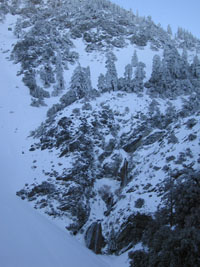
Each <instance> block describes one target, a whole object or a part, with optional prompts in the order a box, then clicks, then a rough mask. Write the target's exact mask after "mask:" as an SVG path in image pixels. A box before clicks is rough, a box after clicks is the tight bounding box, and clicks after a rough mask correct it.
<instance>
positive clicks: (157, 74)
mask: <svg viewBox="0 0 200 267" xmlns="http://www.w3.org/2000/svg"><path fill="white" fill-rule="evenodd" d="M161 77H162V63H161V59H160V56H159V55H154V57H153V65H152V73H151V78H150V80H149V82H150V83H158V82H159V81H160V79H161Z"/></svg>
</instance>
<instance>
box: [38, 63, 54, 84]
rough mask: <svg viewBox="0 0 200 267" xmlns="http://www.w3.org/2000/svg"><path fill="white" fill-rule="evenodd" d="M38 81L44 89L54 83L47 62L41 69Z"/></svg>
mask: <svg viewBox="0 0 200 267" xmlns="http://www.w3.org/2000/svg"><path fill="white" fill-rule="evenodd" d="M40 79H41V80H42V82H43V84H44V87H46V88H47V87H49V86H50V84H51V83H55V78H54V73H53V70H52V67H51V65H50V64H49V62H48V63H46V64H45V65H44V66H43V67H42V68H41V70H40Z"/></svg>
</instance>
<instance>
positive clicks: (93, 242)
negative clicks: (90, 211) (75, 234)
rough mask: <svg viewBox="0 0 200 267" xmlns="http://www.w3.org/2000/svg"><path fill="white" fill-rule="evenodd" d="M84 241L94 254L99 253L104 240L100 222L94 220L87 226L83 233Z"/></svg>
mask: <svg viewBox="0 0 200 267" xmlns="http://www.w3.org/2000/svg"><path fill="white" fill-rule="evenodd" d="M85 243H86V246H87V247H88V248H89V249H91V250H92V251H94V252H95V253H96V254H101V249H102V248H103V247H104V245H105V242H104V237H103V235H102V227H101V223H100V222H94V223H92V224H91V225H90V226H89V227H88V229H87V231H86V234H85Z"/></svg>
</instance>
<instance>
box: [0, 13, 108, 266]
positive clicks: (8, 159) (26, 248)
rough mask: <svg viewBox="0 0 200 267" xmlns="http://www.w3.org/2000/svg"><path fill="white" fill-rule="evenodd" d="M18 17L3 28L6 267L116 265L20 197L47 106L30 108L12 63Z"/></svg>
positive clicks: (2, 241) (0, 116)
mask: <svg viewBox="0 0 200 267" xmlns="http://www.w3.org/2000/svg"><path fill="white" fill-rule="evenodd" d="M13 19H15V18H14V17H12V16H8V17H7V20H6V21H5V23H4V24H0V73H1V74H0V84H1V88H0V140H1V142H0V169H1V177H0V210H1V215H0V266H1V267H36V266H37V267H62V266H63V267H64V266H65V267H66V266H68V267H80V266H82V267H84V266H85V267H95V266H96V267H106V266H110V264H107V263H105V262H104V260H102V259H100V258H99V257H98V256H96V255H95V254H93V253H92V252H91V251H89V250H88V249H86V248H85V247H83V246H82V245H81V244H80V243H79V242H78V241H77V240H75V239H74V238H73V237H71V236H70V235H69V234H68V233H67V232H66V231H64V230H62V229H60V228H58V226H56V225H55V224H54V223H53V222H52V221H50V220H48V219H47V218H46V217H44V216H43V215H41V214H39V213H38V212H36V211H35V210H34V209H33V208H32V207H31V206H30V205H28V204H27V203H25V202H23V201H21V200H20V199H19V198H18V197H16V195H15V194H16V191H17V190H18V189H20V188H21V187H22V186H23V185H24V183H26V182H31V181H33V179H34V172H31V170H30V166H31V161H32V156H31V155H29V153H28V148H29V146H30V140H29V139H28V138H27V136H28V135H29V132H30V130H32V129H34V128H35V127H37V126H38V125H39V124H40V123H41V122H42V121H43V120H44V118H45V114H46V110H45V109H47V107H44V108H40V109H37V108H33V107H31V106H30V96H29V92H28V89H27V88H25V86H24V85H23V83H22V82H21V77H17V76H16V73H17V70H19V66H17V65H13V63H12V62H11V61H9V60H8V56H9V51H8V50H10V49H11V46H12V43H14V42H15V39H14V37H13V34H12V32H11V31H8V27H10V26H13V23H14V20H13ZM6 57H7V58H6ZM54 101H55V100H54Z"/></svg>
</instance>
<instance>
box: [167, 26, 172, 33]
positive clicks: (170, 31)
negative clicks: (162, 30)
mask: <svg viewBox="0 0 200 267" xmlns="http://www.w3.org/2000/svg"><path fill="white" fill-rule="evenodd" d="M167 33H168V34H169V35H172V28H171V26H170V25H168V26H167Z"/></svg>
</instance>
